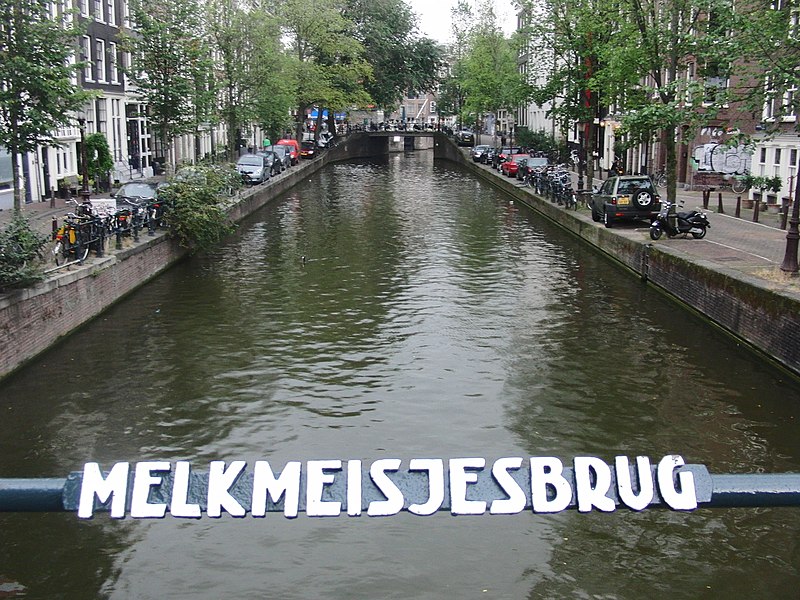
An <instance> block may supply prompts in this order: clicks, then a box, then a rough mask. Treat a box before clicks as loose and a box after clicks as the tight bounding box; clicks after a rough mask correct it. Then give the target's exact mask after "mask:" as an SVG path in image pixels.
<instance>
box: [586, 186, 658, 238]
mask: <svg viewBox="0 0 800 600" xmlns="http://www.w3.org/2000/svg"><path fill="white" fill-rule="evenodd" d="M591 209H592V220H593V221H596V222H599V221H603V223H605V226H606V227H611V226H612V225H613V224H614V221H619V220H623V219H651V218H652V217H654V216H655V215H657V214H658V211H660V210H661V197H660V196H659V195H658V192H656V187H655V186H654V185H653V182H652V181H651V180H650V177H648V176H647V175H622V176H619V177H609V178H608V179H606V180H605V181H604V182H603V185H602V187H601V188H600V189H599V190H597V191H595V192H594V193H593V194H592V201H591Z"/></svg>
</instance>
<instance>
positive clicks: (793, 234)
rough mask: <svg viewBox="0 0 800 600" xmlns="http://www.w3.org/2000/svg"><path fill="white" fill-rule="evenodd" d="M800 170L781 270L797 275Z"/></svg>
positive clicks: (799, 235) (799, 238) (799, 234)
mask: <svg viewBox="0 0 800 600" xmlns="http://www.w3.org/2000/svg"><path fill="white" fill-rule="evenodd" d="M798 224H800V170H798V176H797V178H796V180H795V188H794V203H793V204H792V218H791V219H789V230H788V231H787V232H786V253H785V254H784V257H783V262H782V263H781V271H784V272H785V273H790V274H792V275H795V276H796V275H797V271H798V267H797V245H798V240H800V231H798Z"/></svg>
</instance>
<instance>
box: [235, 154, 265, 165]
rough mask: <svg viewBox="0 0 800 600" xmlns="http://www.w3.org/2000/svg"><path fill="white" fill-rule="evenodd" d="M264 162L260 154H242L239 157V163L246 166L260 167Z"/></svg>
mask: <svg viewBox="0 0 800 600" xmlns="http://www.w3.org/2000/svg"><path fill="white" fill-rule="evenodd" d="M263 164H264V159H263V158H261V157H260V156H243V157H241V158H240V159H239V165H240V166H241V165H247V166H248V167H260V166H261V165H263Z"/></svg>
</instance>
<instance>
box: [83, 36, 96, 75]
mask: <svg viewBox="0 0 800 600" xmlns="http://www.w3.org/2000/svg"><path fill="white" fill-rule="evenodd" d="M81 54H82V55H83V56H81V61H82V62H85V63H86V65H85V66H84V67H83V80H84V81H94V62H93V61H92V38H90V37H89V36H88V35H84V36H83V37H82V38H81Z"/></svg>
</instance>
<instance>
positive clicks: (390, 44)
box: [345, 0, 442, 108]
mask: <svg viewBox="0 0 800 600" xmlns="http://www.w3.org/2000/svg"><path fill="white" fill-rule="evenodd" d="M345 16H346V17H347V18H348V19H349V20H350V21H352V22H353V24H354V29H353V36H354V37H355V39H356V40H357V41H359V42H360V43H361V45H362V46H363V47H364V50H365V57H366V58H367V60H368V61H369V63H370V64H371V65H372V72H373V75H372V77H370V78H369V79H367V80H366V81H365V82H364V86H365V88H366V91H367V93H368V94H369V95H370V96H371V97H372V99H373V101H374V103H375V104H376V105H377V106H379V107H381V108H390V107H394V106H395V105H396V104H397V103H398V102H399V101H400V100H401V99H402V98H403V96H404V95H405V94H406V93H408V92H427V91H431V90H433V89H434V88H435V87H436V84H437V82H438V72H439V69H440V66H441V64H442V49H441V48H440V47H439V46H438V45H437V44H436V42H434V41H433V40H430V39H428V38H419V37H417V35H416V33H415V22H414V15H413V13H412V12H411V9H410V7H409V6H408V4H406V3H405V2H403V1H402V0H383V1H381V2H375V1H374V0H347V2H346V6H345Z"/></svg>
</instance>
